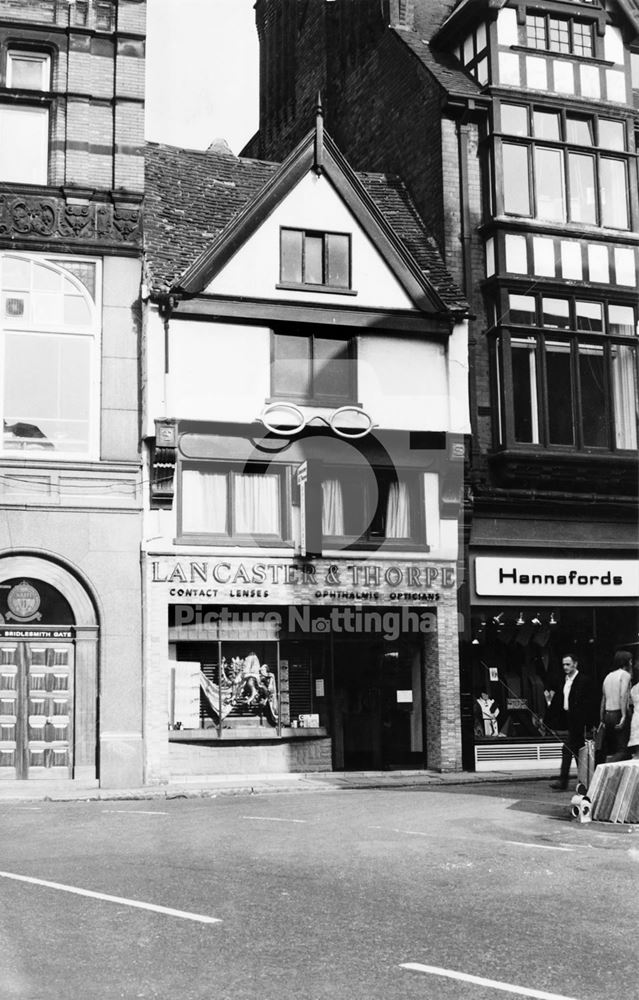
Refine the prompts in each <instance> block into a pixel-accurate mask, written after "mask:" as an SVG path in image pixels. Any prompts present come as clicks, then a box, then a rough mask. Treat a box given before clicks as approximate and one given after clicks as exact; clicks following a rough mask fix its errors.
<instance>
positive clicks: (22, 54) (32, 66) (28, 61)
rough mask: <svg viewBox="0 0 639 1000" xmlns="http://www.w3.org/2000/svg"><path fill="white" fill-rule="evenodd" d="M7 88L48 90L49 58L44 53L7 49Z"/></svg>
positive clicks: (49, 78)
mask: <svg viewBox="0 0 639 1000" xmlns="http://www.w3.org/2000/svg"><path fill="white" fill-rule="evenodd" d="M7 87H11V88H14V89H16V90H39V91H43V90H50V88H51V57H50V56H49V55H48V54H47V53H45V52H28V51H23V50H19V49H9V51H8V52H7Z"/></svg>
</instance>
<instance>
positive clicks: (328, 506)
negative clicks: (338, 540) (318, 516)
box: [322, 479, 344, 535]
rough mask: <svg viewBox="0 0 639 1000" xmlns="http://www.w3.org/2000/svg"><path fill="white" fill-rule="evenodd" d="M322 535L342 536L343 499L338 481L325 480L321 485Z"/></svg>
mask: <svg viewBox="0 0 639 1000" xmlns="http://www.w3.org/2000/svg"><path fill="white" fill-rule="evenodd" d="M322 534H323V535H343V534H344V498H343V496H342V484H341V483H340V481H339V479H325V480H324V481H323V483H322Z"/></svg>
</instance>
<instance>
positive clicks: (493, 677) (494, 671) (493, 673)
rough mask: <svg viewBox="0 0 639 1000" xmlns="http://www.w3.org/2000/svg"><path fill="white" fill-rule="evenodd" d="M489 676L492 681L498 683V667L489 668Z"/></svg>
mask: <svg viewBox="0 0 639 1000" xmlns="http://www.w3.org/2000/svg"><path fill="white" fill-rule="evenodd" d="M488 676H489V677H490V680H491V681H498V680H499V671H498V669H497V667H489V668H488Z"/></svg>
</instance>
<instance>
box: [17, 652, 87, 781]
mask: <svg viewBox="0 0 639 1000" xmlns="http://www.w3.org/2000/svg"><path fill="white" fill-rule="evenodd" d="M73 652H74V650H73V643H72V642H56V641H51V640H49V639H47V638H46V637H43V638H42V639H41V640H39V639H37V638H34V639H33V640H32V641H10V640H9V639H7V638H6V637H4V636H3V637H1V638H0V720H1V721H0V729H1V739H0V777H8V778H17V779H26V778H32V779H33V778H69V777H72V768H73V759H72V757H73V732H72V725H73V659H74V657H73Z"/></svg>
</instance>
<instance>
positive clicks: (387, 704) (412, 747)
mask: <svg viewBox="0 0 639 1000" xmlns="http://www.w3.org/2000/svg"><path fill="white" fill-rule="evenodd" d="M333 656H334V660H333V664H334V715H335V718H334V748H335V750H334V755H335V767H336V769H337V770H346V771H365V770H386V769H388V770H392V769H399V768H411V767H412V768H420V767H423V766H424V737H423V716H424V712H423V696H422V682H421V673H422V671H421V655H420V647H419V644H418V643H408V642H404V641H399V642H397V643H391V642H387V641H384V640H383V639H373V640H370V639H368V640H367V639H361V638H359V639H357V640H352V641H344V642H336V643H335V644H334V650H333Z"/></svg>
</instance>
